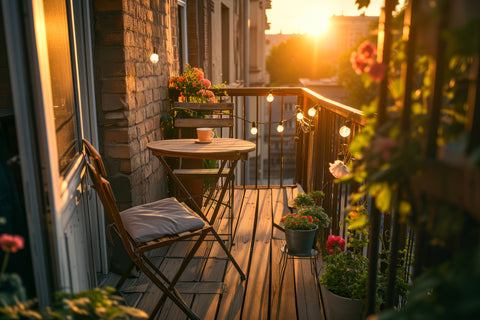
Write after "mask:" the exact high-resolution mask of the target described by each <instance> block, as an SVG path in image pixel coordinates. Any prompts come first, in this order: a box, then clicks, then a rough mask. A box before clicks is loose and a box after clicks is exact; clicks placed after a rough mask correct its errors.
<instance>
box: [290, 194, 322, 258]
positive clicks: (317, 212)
mask: <svg viewBox="0 0 480 320" xmlns="http://www.w3.org/2000/svg"><path fill="white" fill-rule="evenodd" d="M324 196H325V194H324V193H323V191H312V192H309V193H308V194H306V193H299V194H298V195H297V197H295V199H294V201H293V205H294V207H295V208H296V209H297V213H298V214H300V215H302V216H307V217H312V218H313V222H314V223H315V224H317V225H318V229H317V232H316V234H315V241H314V248H320V250H322V254H325V252H324V251H325V250H323V248H324V246H323V243H324V242H325V240H324V238H325V232H324V229H325V228H328V227H329V226H330V223H331V219H330V217H329V216H328V215H327V213H326V212H325V209H324V208H323V207H322V206H321V201H322V198H323V197H324Z"/></svg>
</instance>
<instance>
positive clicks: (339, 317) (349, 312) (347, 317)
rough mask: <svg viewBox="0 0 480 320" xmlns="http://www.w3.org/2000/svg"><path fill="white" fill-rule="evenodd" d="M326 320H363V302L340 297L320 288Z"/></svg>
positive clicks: (322, 287)
mask: <svg viewBox="0 0 480 320" xmlns="http://www.w3.org/2000/svg"><path fill="white" fill-rule="evenodd" d="M320 287H321V290H322V296H323V307H324V308H325V316H326V320H361V319H362V315H363V312H362V311H363V301H362V300H359V299H350V298H345V297H341V296H338V295H336V294H334V293H332V292H330V291H328V290H327V289H326V288H325V287H324V286H323V285H322V286H320Z"/></svg>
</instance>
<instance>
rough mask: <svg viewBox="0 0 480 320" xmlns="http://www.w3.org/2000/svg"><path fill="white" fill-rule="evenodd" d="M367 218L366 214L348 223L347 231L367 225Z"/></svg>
mask: <svg viewBox="0 0 480 320" xmlns="http://www.w3.org/2000/svg"><path fill="white" fill-rule="evenodd" d="M367 222H368V218H367V215H366V214H362V215H360V216H359V217H358V218H357V219H355V220H353V221H352V222H350V224H349V225H348V229H349V230H355V229H361V228H363V227H365V226H366V225H367Z"/></svg>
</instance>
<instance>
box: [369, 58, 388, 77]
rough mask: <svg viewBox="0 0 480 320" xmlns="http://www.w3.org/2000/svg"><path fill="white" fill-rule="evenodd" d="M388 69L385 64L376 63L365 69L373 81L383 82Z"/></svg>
mask: <svg viewBox="0 0 480 320" xmlns="http://www.w3.org/2000/svg"><path fill="white" fill-rule="evenodd" d="M386 70H387V67H386V66H385V65H384V64H383V63H378V62H374V63H373V64H372V65H370V66H368V67H367V68H365V72H368V73H369V74H370V78H371V79H372V81H375V82H381V81H382V79H383V76H384V75H385V71H386Z"/></svg>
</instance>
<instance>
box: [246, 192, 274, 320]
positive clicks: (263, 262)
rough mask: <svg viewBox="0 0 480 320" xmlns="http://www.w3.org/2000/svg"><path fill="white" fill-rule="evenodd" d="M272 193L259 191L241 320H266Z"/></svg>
mask: <svg viewBox="0 0 480 320" xmlns="http://www.w3.org/2000/svg"><path fill="white" fill-rule="evenodd" d="M271 238H272V192H271V190H269V189H267V190H259V203H258V218H257V225H256V231H255V241H254V243H253V250H252V258H251V263H250V269H249V274H248V280H247V290H246V293H245V302H244V307H243V312H242V319H267V318H268V311H269V310H268V308H269V306H268V305H269V300H270V298H269V295H270V292H269V289H270V276H269V272H270V241H271Z"/></svg>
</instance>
